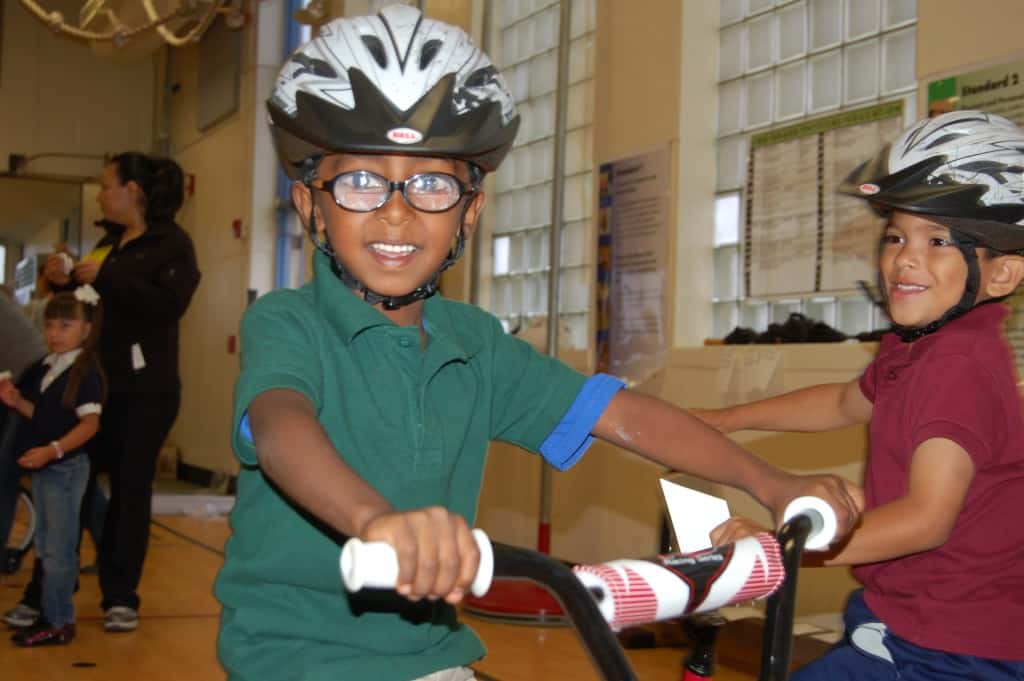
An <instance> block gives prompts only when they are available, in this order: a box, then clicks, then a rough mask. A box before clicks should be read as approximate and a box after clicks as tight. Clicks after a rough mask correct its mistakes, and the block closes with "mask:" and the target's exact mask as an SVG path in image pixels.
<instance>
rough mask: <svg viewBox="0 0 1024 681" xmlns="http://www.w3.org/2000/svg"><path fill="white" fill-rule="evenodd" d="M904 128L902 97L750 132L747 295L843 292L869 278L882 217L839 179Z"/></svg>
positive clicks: (744, 271)
mask: <svg viewBox="0 0 1024 681" xmlns="http://www.w3.org/2000/svg"><path fill="white" fill-rule="evenodd" d="M902 127H903V102H902V101H895V102H889V103H886V104H879V105H876V106H870V107H866V108H863V109H857V110H854V111H847V112H844V113H840V114H834V115H831V116H824V117H822V118H816V119H812V120H809V121H803V122H801V123H798V124H796V125H791V126H787V127H785V128H779V129H777V130H771V131H769V132H766V133H762V134H759V135H754V136H753V137H752V138H751V141H750V148H751V153H750V161H749V166H748V175H747V184H746V221H745V230H744V269H743V273H744V285H745V290H746V292H747V295H748V296H753V297H759V296H760V297H781V296H787V295H793V296H803V295H806V294H808V293H846V292H850V291H855V290H857V282H858V281H861V280H864V281H874V280H875V274H874V270H875V267H876V256H877V244H878V236H879V230H880V228H881V222H880V220H879V219H878V218H877V217H876V216H875V214H874V213H873V212H872V211H871V210H870V208H869V207H868V206H867V205H866V204H865V203H864V202H863V201H859V200H855V199H852V198H846V197H843V196H839V195H837V194H836V189H837V187H838V186H839V183H840V182H841V181H842V180H843V179H844V178H845V177H846V176H847V175H848V174H849V173H850V172H851V171H852V170H853V169H854V168H856V167H857V165H859V164H860V163H862V162H864V161H866V160H868V158H870V157H871V156H872V155H873V154H875V153H876V152H877V151H878V150H879V149H880V148H881V147H882V146H883V145H884V144H886V143H887V142H890V141H892V140H893V139H895V138H896V136H897V135H898V134H899V132H900V130H901V129H902Z"/></svg>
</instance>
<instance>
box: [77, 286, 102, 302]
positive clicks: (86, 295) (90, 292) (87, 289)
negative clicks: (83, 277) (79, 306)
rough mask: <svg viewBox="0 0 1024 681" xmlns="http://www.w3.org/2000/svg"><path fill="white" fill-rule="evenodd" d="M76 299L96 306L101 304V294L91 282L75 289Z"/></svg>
mask: <svg viewBox="0 0 1024 681" xmlns="http://www.w3.org/2000/svg"><path fill="white" fill-rule="evenodd" d="M75 300H77V301H79V302H82V303H85V304H86V305H92V306H94V307H95V306H96V305H99V304H100V294H99V293H97V292H96V289H94V288H93V287H92V286H90V285H89V284H82V285H81V286H79V287H78V288H76V289H75Z"/></svg>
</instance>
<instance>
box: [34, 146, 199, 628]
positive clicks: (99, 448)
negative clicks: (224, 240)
mask: <svg viewBox="0 0 1024 681" xmlns="http://www.w3.org/2000/svg"><path fill="white" fill-rule="evenodd" d="M183 199H184V190H183V176H182V172H181V168H180V167H179V166H178V164H177V163H175V162H174V161H172V160H169V159H160V158H153V157H149V156H146V155H144V154H139V153H124V154H118V155H117V156H114V157H113V158H112V159H111V160H110V162H109V163H108V164H107V165H106V166H105V167H104V169H103V173H102V174H101V175H100V193H99V196H98V201H99V204H100V209H101V211H102V212H103V217H104V221H103V226H104V227H105V228H106V229H107V234H106V236H104V237H103V238H102V239H101V240H100V242H99V243H98V244H97V246H96V251H94V253H98V254H102V253H103V252H104V251H106V249H108V248H109V251H107V252H106V254H105V256H104V257H102V258H101V257H93V258H90V257H87V258H85V259H83V260H82V261H80V262H78V263H76V264H75V265H74V268H73V269H72V271H71V272H70V273H66V272H65V271H64V269H63V268H64V265H63V263H62V262H61V260H60V258H58V257H51V258H50V259H49V260H48V261H47V263H46V268H45V272H46V276H47V278H48V279H50V281H52V282H53V283H54V284H55V285H57V286H66V285H70V284H73V283H77V284H85V283H91V284H92V285H93V286H94V287H95V288H96V290H97V291H99V293H100V295H101V296H102V297H103V304H104V307H105V316H106V319H105V322H104V330H103V338H102V341H101V343H100V353H99V354H100V361H101V363H102V365H103V369H104V371H105V372H106V375H107V380H108V383H109V397H108V401H107V405H106V407H105V409H104V412H103V417H102V427H101V429H100V434H99V436H98V437H97V441H96V444H95V446H94V450H95V457H96V464H97V465H96V468H97V469H98V470H101V471H102V470H107V471H109V473H110V488H111V489H110V506H109V509H108V511H107V518H106V523H105V524H104V528H103V538H102V545H101V547H100V555H99V575H100V588H101V590H102V592H103V603H102V607H103V609H104V613H105V617H104V628H105V629H106V630H107V631H131V630H133V629H135V628H136V627H138V609H139V596H138V593H137V589H138V585H139V581H140V579H141V577H142V565H143V562H144V560H145V556H146V548H147V545H148V543H149V522H150V508H151V504H152V496H153V475H154V472H155V467H156V460H157V456H158V454H159V452H160V448H161V446H163V443H164V440H165V439H166V437H167V434H168V432H169V431H170V429H171V426H172V425H173V424H174V419H175V417H176V416H177V414H178V407H179V405H180V401H181V381H180V379H179V377H178V321H179V320H180V319H181V317H182V315H183V314H184V313H185V310H186V308H187V307H188V304H189V301H190V300H191V299H192V294H193V293H194V292H195V290H196V287H197V286H198V285H199V268H198V266H197V264H196V256H195V250H194V249H193V246H192V240H191V238H189V236H188V234H187V233H185V231H184V230H183V229H182V228H181V227H179V226H178V225H177V224H176V223H175V222H174V216H175V214H176V213H177V212H178V209H179V208H180V207H181V204H182V201H183Z"/></svg>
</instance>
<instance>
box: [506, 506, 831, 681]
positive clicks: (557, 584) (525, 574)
mask: <svg viewBox="0 0 1024 681" xmlns="http://www.w3.org/2000/svg"><path fill="white" fill-rule="evenodd" d="M811 529H812V523H811V520H810V519H809V518H808V517H807V516H804V515H798V516H796V517H794V518H793V519H792V520H790V521H789V522H787V523H785V524H784V525H783V526H782V528H781V529H780V530H779V532H778V534H777V538H778V541H779V544H780V546H781V547H782V554H783V565H784V568H785V571H786V579H785V581H784V582H783V585H782V586H781V587H780V588H779V590H778V591H777V592H776V593H775V594H773V595H772V596H771V597H770V598H769V599H768V603H767V610H766V620H765V628H764V635H763V637H762V649H761V673H760V676H759V677H758V678H759V681H786V680H787V679H788V678H789V665H790V661H791V659H792V643H793V642H792V638H793V613H794V601H795V599H796V586H797V574H798V571H799V567H800V560H801V557H802V555H803V549H804V545H805V543H806V542H807V537H808V535H809V534H810V533H811ZM493 547H494V577H495V578H496V579H526V580H529V581H531V582H534V583H536V584H538V585H540V586H542V587H544V588H546V589H547V590H548V591H550V592H551V594H552V595H553V596H554V597H555V598H557V599H558V601H559V602H560V603H561V604H562V607H563V609H564V610H565V613H566V615H567V616H568V618H569V621H570V622H571V623H572V626H573V629H575V631H576V635H577V636H578V637H579V639H580V642H581V643H582V644H583V647H584V649H585V650H586V652H587V654H588V656H589V657H590V660H591V662H592V663H593V665H594V667H595V668H596V670H597V671H598V673H599V674H600V676H601V678H602V679H604V680H605V681H638V679H637V676H636V672H635V671H634V670H633V667H632V665H630V663H629V659H628V658H627V657H626V654H625V651H624V650H623V649H622V646H621V645H620V644H619V640H618V638H617V637H616V636H615V634H614V633H613V632H612V630H611V629H610V628H609V627H608V625H607V623H606V622H605V619H604V617H603V616H602V615H601V611H600V610H599V609H598V607H597V603H596V602H595V600H594V598H593V597H592V596H591V594H590V593H589V591H588V590H587V589H586V588H585V587H584V586H583V585H582V584H581V583H580V581H579V579H577V578H576V576H575V575H574V574H573V572H572V570H570V569H569V568H568V567H567V566H566V565H565V564H563V563H561V562H559V561H556V560H553V559H552V558H550V557H549V556H546V555H544V554H541V553H538V552H536V551H531V550H529V549H523V548H519V547H515V546H509V545H507V544H501V543H497V542H495V543H494V545H493Z"/></svg>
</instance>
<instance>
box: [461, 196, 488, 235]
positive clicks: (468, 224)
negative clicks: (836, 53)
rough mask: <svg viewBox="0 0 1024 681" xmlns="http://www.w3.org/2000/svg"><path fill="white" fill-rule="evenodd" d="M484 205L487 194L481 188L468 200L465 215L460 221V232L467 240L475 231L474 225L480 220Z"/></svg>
mask: <svg viewBox="0 0 1024 681" xmlns="http://www.w3.org/2000/svg"><path fill="white" fill-rule="evenodd" d="M485 205H487V196H486V195H485V194H484V193H483V191H482V190H481V191H478V192H477V193H476V194H474V195H473V199H472V200H471V201H470V202H469V208H467V209H466V217H465V219H464V220H463V221H462V232H463V234H464V235H465V238H466V239H467V240H468V239H470V238H471V237H472V236H473V234H475V233H476V226H477V224H478V223H479V221H480V215H481V214H483V211H484V206H485Z"/></svg>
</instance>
